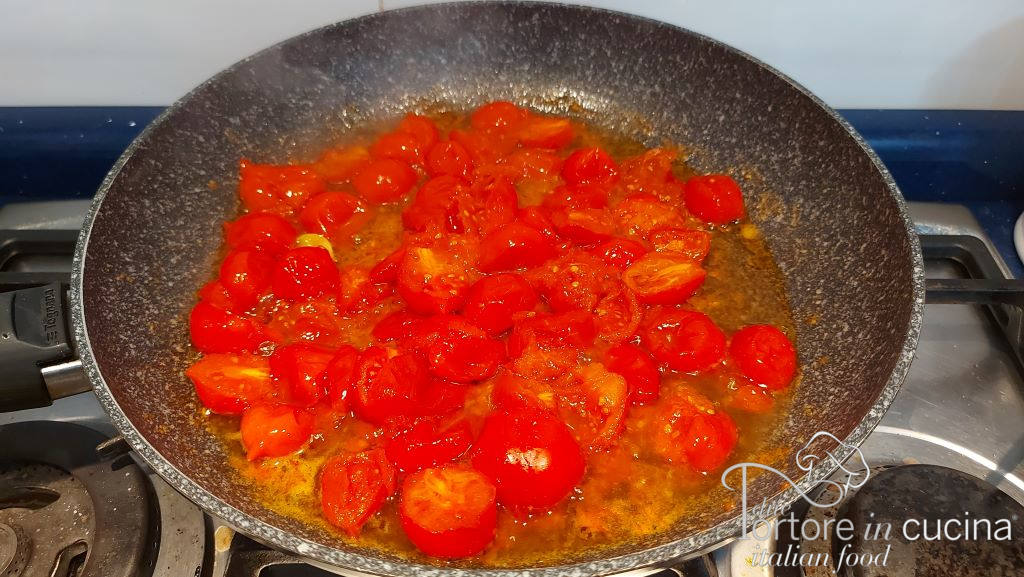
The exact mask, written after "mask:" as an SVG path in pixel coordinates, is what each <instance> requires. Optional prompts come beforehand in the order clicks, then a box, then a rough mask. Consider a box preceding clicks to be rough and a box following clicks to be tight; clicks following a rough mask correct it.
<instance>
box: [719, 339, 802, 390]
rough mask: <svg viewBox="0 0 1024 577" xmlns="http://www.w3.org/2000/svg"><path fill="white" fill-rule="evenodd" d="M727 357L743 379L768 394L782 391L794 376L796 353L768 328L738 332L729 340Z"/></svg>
mask: <svg viewBox="0 0 1024 577" xmlns="http://www.w3.org/2000/svg"><path fill="white" fill-rule="evenodd" d="M729 354H730V356H731V357H732V358H733V360H735V361H736V365H737V366H738V367H739V369H740V372H742V373H743V375H744V376H745V377H747V378H748V379H750V380H751V381H753V382H754V383H755V384H759V385H764V387H765V388H767V389H768V390H769V391H778V390H781V389H785V388H786V387H788V386H789V384H790V383H791V382H793V377H794V376H795V375H796V364H797V363H796V349H794V348H793V343H791V342H790V340H789V337H787V336H786V335H785V333H783V332H782V331H780V330H779V329H777V328H775V327H773V326H771V325H751V326H748V327H743V328H742V329H740V330H739V331H738V332H737V333H736V334H734V335H733V336H732V345H731V346H730V347H729Z"/></svg>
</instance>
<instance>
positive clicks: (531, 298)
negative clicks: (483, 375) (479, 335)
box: [462, 273, 537, 336]
mask: <svg viewBox="0 0 1024 577" xmlns="http://www.w3.org/2000/svg"><path fill="white" fill-rule="evenodd" d="M535 306H537V294H536V293H535V292H534V291H533V287H531V286H530V283H528V282H526V279H525V278H523V277H522V276H520V275H518V274H513V273H504V274H495V275H490V276H486V277H484V278H482V279H480V280H478V281H476V283H475V284H474V285H473V286H471V287H470V288H469V291H468V292H467V293H466V304H465V305H464V306H463V309H462V314H463V316H465V317H466V319H468V320H469V321H470V322H472V323H473V324H475V325H476V326H478V327H480V328H482V329H483V330H485V331H487V333H489V334H490V335H492V336H495V335H499V334H501V333H503V332H505V331H506V330H508V329H510V328H512V323H513V319H512V315H514V314H515V313H518V312H522V311H530V310H533V308H534V307H535Z"/></svg>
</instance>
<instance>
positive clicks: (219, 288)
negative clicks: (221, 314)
mask: <svg viewBox="0 0 1024 577" xmlns="http://www.w3.org/2000/svg"><path fill="white" fill-rule="evenodd" d="M199 300H201V301H204V302H208V303H210V304H211V305H213V306H214V307H216V308H219V309H221V310H225V311H232V310H234V309H235V308H237V305H236V304H235V302H234V301H233V300H231V294H230V293H228V289H226V288H224V285H222V284H221V283H220V281H219V280H214V281H210V282H208V283H206V284H204V285H203V287H202V288H200V289H199Z"/></svg>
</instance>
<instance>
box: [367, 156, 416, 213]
mask: <svg viewBox="0 0 1024 577" xmlns="http://www.w3.org/2000/svg"><path fill="white" fill-rule="evenodd" d="M416 180H417V176H416V172H415V171H414V170H413V169H412V168H411V167H410V166H409V165H408V164H406V163H404V162H400V161H398V160H393V159H391V158H380V159H377V160H371V161H370V162H369V163H367V164H366V165H364V166H363V167H362V168H361V169H359V172H357V173H355V175H353V176H352V186H354V187H355V189H356V192H358V193H359V194H360V196H362V197H363V198H365V199H366V200H368V201H370V202H377V203H383V202H394V201H396V200H400V199H401V198H402V197H403V196H405V194H406V193H407V192H409V191H410V190H412V187H413V186H415V185H416Z"/></svg>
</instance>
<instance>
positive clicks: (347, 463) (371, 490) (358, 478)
mask: <svg viewBox="0 0 1024 577" xmlns="http://www.w3.org/2000/svg"><path fill="white" fill-rule="evenodd" d="M394 491H395V468H394V467H393V466H391V463H389V462H388V460H387V457H386V456H385V455H384V450H383V449H371V450H369V451H363V452H362V453H354V454H349V455H342V456H338V457H334V458H332V459H330V460H329V461H327V462H326V463H324V466H323V468H321V469H320V502H321V506H322V508H323V512H324V517H326V518H327V520H328V521H329V522H330V523H331V524H332V525H334V526H336V527H338V528H340V529H342V530H343V531H345V532H346V533H348V534H349V535H351V536H352V537H356V536H358V535H359V529H360V528H362V526H363V524H365V523H366V521H367V520H368V519H369V518H370V517H371V516H373V514H374V513H376V512H377V511H378V510H379V509H380V507H381V505H383V504H384V500H385V499H387V498H388V497H390V496H391V493H394Z"/></svg>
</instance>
